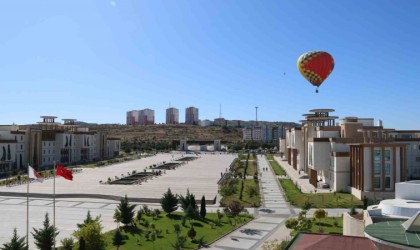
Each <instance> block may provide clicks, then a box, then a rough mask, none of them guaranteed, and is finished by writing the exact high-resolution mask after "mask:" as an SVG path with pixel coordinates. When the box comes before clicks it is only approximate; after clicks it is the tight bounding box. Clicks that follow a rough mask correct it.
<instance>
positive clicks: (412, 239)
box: [365, 220, 420, 249]
mask: <svg viewBox="0 0 420 250" xmlns="http://www.w3.org/2000/svg"><path fill="white" fill-rule="evenodd" d="M416 221H417V220H416ZM365 235H366V237H368V238H369V239H371V240H373V241H376V242H379V243H381V244H385V245H390V246H400V247H401V246H404V247H405V248H407V247H409V248H412V249H414V248H420V232H418V231H417V232H409V231H407V230H406V229H405V228H404V226H403V222H402V221H385V222H378V223H374V224H370V225H368V226H366V228H365Z"/></svg>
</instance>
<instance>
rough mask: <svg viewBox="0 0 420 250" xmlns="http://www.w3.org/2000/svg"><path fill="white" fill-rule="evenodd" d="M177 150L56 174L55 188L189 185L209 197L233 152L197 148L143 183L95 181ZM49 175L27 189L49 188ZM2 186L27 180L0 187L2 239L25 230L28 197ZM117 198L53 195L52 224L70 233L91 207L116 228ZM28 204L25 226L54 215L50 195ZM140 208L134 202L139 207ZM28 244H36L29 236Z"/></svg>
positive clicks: (148, 191)
mask: <svg viewBox="0 0 420 250" xmlns="http://www.w3.org/2000/svg"><path fill="white" fill-rule="evenodd" d="M181 156H182V155H181V154H175V155H173V154H158V155H156V156H152V157H148V158H143V159H139V160H133V161H128V162H124V163H120V164H115V165H112V166H106V167H101V168H92V169H83V171H82V172H81V173H78V174H75V175H74V178H73V181H68V180H65V179H63V178H57V179H56V193H57V194H60V193H64V194H72V193H80V194H106V195H117V196H124V195H125V194H127V195H128V197H147V198H156V199H159V198H161V197H162V194H163V193H165V192H166V191H167V189H168V187H170V188H171V190H172V192H173V193H178V194H183V195H185V193H186V191H187V188H189V190H190V192H192V193H194V194H195V196H196V198H197V199H200V198H201V196H202V195H205V196H206V199H213V198H214V197H215V196H216V195H217V189H218V185H217V181H218V180H219V179H220V172H225V171H226V169H227V168H228V167H229V165H230V164H231V162H232V161H233V160H234V158H235V157H236V156H235V155H230V154H211V153H209V154H201V155H199V157H198V158H197V159H196V160H193V161H190V162H188V163H185V164H184V165H182V166H180V167H179V168H177V169H175V170H167V171H166V174H164V175H162V176H159V177H155V178H153V179H151V180H149V181H147V182H145V183H142V184H141V185H105V184H99V181H100V180H106V179H107V178H108V177H114V176H115V175H117V176H121V174H127V172H131V171H132V170H137V171H143V169H144V168H145V167H148V166H150V165H153V164H158V163H161V162H163V161H166V162H170V161H172V159H177V158H180V157H181ZM52 190H53V180H52V179H49V180H45V181H44V182H43V183H37V182H33V183H31V184H30V192H31V193H32V192H33V193H44V194H51V193H52ZM1 192H20V193H26V185H19V186H14V187H1V188H0V221H1V222H2V227H0V245H2V244H3V243H5V242H7V241H9V240H10V237H11V235H12V232H13V228H17V231H18V234H19V235H20V236H25V235H26V198H23V197H10V196H1ZM117 203H118V201H113V200H105V199H82V198H68V199H63V198H60V199H56V226H57V228H58V230H59V231H60V234H59V235H58V237H57V242H59V241H60V240H61V239H63V238H65V237H69V236H71V234H72V233H73V231H74V230H76V229H77V226H76V225H77V224H78V223H81V222H82V221H83V220H84V219H85V217H86V213H87V212H88V211H89V210H90V211H91V214H92V216H96V215H101V219H102V225H103V227H104V231H109V230H112V229H114V228H116V223H115V222H114V220H113V218H112V217H113V214H114V210H115V208H116V205H117ZM29 204H30V209H29V213H30V215H29V218H30V219H29V228H30V232H33V230H32V228H33V227H35V228H40V227H41V226H42V222H43V220H44V216H45V213H46V212H48V213H49V215H50V221H51V223H52V221H53V216H52V215H53V202H52V200H51V199H41V198H31V199H30V203H29ZM149 206H150V207H152V208H160V205H157V204H154V205H151V204H149ZM137 209H138V208H137ZM216 209H218V207H217V206H209V207H208V209H207V210H208V211H209V212H214V211H215V210H216ZM251 212H252V211H251ZM29 239H30V246H31V247H30V249H35V248H34V245H33V238H32V236H30V237H29Z"/></svg>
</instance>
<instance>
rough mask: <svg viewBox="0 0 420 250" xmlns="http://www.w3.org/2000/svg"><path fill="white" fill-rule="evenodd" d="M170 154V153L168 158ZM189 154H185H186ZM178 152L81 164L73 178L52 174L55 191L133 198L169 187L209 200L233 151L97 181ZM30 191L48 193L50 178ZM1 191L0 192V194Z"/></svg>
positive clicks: (15, 189)
mask: <svg viewBox="0 0 420 250" xmlns="http://www.w3.org/2000/svg"><path fill="white" fill-rule="evenodd" d="M172 156H174V157H173V158H172ZM187 156H189V155H187ZM180 157H181V154H180V153H177V154H175V155H173V154H158V155H156V156H152V157H147V158H143V159H139V160H133V161H127V162H123V163H119V164H115V165H112V166H106V167H100V168H85V169H83V171H82V173H77V174H75V175H74V178H73V181H68V180H65V179H64V178H61V177H59V178H56V194H104V195H115V196H124V195H127V196H128V197H133V198H158V199H160V198H161V197H162V194H163V193H165V192H166V191H167V190H168V188H169V187H170V188H171V190H172V193H177V194H183V195H185V193H186V191H187V188H189V190H190V192H192V193H194V194H195V196H196V197H197V199H200V198H201V197H202V195H204V196H205V197H206V200H212V199H213V198H214V197H215V196H216V195H217V190H218V186H217V181H218V180H219V179H220V173H221V172H225V171H226V169H227V168H228V167H229V165H230V164H231V162H232V161H233V160H234V158H235V157H236V156H235V155H233V154H210V153H209V154H201V155H199V156H198V158H197V159H196V160H193V161H189V162H186V163H185V164H184V165H181V166H180V167H178V168H176V169H175V170H166V174H162V175H161V176H158V177H154V178H153V179H150V180H148V181H147V182H142V183H141V184H140V185H108V184H100V183H99V181H101V180H102V181H106V180H107V179H108V177H110V178H115V176H118V177H121V174H124V175H127V172H130V173H131V172H132V171H133V170H136V171H137V172H142V171H143V170H144V169H145V168H146V167H148V166H151V165H153V164H158V163H162V162H163V161H165V162H171V161H172V159H177V158H180ZM148 171H150V170H148ZM30 190H31V191H30V192H31V193H42V194H52V191H53V179H48V180H45V181H44V182H43V183H38V182H33V183H31V185H30ZM0 192H20V193H26V185H18V186H14V187H5V186H3V187H0ZM0 195H1V194H0Z"/></svg>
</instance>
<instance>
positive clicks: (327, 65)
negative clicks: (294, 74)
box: [297, 51, 334, 93]
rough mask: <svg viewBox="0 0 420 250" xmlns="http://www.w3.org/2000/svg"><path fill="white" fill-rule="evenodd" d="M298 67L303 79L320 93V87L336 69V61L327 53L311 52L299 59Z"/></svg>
mask: <svg viewBox="0 0 420 250" xmlns="http://www.w3.org/2000/svg"><path fill="white" fill-rule="evenodd" d="M297 67H298V69H299V71H300V73H301V74H302V75H303V77H305V78H306V80H308V81H309V82H310V83H311V84H312V85H314V86H316V87H317V88H316V93H318V88H319V86H321V84H322V82H323V81H324V80H325V79H327V77H328V76H329V75H330V74H331V72H332V70H333V69H334V59H333V58H332V56H331V55H330V54H328V53H327V52H324V51H311V52H307V53H305V54H303V55H301V56H300V57H299V59H298V61H297Z"/></svg>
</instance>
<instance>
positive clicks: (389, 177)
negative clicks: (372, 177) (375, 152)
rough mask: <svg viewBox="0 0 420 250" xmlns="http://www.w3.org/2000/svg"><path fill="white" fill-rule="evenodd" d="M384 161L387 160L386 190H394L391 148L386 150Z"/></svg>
mask: <svg viewBox="0 0 420 250" xmlns="http://www.w3.org/2000/svg"><path fill="white" fill-rule="evenodd" d="M384 160H385V188H386V189H392V188H393V187H391V183H392V175H391V172H392V168H391V166H392V165H391V160H392V156H391V148H385V153H384Z"/></svg>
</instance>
